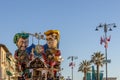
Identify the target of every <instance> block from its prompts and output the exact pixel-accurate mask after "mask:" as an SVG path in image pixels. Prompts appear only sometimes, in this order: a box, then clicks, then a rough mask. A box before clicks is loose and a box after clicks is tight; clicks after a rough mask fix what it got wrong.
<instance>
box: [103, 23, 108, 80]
mask: <svg viewBox="0 0 120 80" xmlns="http://www.w3.org/2000/svg"><path fill="white" fill-rule="evenodd" d="M104 33H105V40H106V39H107V25H106V24H105V25H104ZM105 59H106V80H107V74H108V71H107V47H105Z"/></svg>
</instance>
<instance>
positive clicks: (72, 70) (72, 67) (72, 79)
mask: <svg viewBox="0 0 120 80" xmlns="http://www.w3.org/2000/svg"><path fill="white" fill-rule="evenodd" d="M71 60H72V64H73V56H72V58H71ZM71 69H72V80H73V65H72V67H71Z"/></svg>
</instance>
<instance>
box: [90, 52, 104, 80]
mask: <svg viewBox="0 0 120 80" xmlns="http://www.w3.org/2000/svg"><path fill="white" fill-rule="evenodd" d="M104 59H105V57H104V54H102V53H101V52H95V53H94V54H93V55H92V58H91V62H92V63H94V64H95V65H96V67H97V80H100V76H99V67H100V66H101V67H102V66H103V64H104V63H103V60H104Z"/></svg>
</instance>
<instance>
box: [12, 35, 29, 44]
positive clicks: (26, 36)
mask: <svg viewBox="0 0 120 80" xmlns="http://www.w3.org/2000/svg"><path fill="white" fill-rule="evenodd" d="M28 37H29V34H27V33H17V34H15V36H14V39H13V41H14V43H15V44H16V43H17V42H18V39H19V38H23V39H27V38H28Z"/></svg>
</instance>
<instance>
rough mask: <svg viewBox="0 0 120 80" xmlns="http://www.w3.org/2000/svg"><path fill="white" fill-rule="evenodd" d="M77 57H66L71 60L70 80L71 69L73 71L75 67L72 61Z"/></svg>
mask: <svg viewBox="0 0 120 80" xmlns="http://www.w3.org/2000/svg"><path fill="white" fill-rule="evenodd" d="M77 58H78V57H76V56H69V57H68V59H71V65H70V66H71V76H72V80H73V69H74V66H75V64H74V63H73V60H74V59H77Z"/></svg>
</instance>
